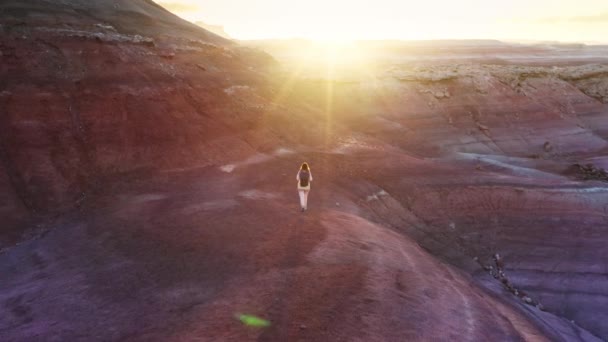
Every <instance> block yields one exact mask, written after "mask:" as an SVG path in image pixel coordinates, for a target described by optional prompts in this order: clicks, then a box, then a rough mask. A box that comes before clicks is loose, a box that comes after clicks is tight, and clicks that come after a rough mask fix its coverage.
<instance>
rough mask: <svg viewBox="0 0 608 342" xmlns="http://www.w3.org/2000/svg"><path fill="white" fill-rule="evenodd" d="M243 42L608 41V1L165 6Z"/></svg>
mask: <svg viewBox="0 0 608 342" xmlns="http://www.w3.org/2000/svg"><path fill="white" fill-rule="evenodd" d="M157 2H158V3H159V4H161V5H162V6H164V7H165V8H167V9H169V10H171V11H172V12H174V13H175V14H177V15H179V16H181V17H183V18H185V19H187V20H190V21H203V22H205V23H207V24H211V25H221V26H223V27H224V30H225V31H226V32H227V33H228V34H229V35H230V36H231V37H232V38H235V39H243V40H246V39H277V38H278V39H288V38H307V39H313V40H347V41H348V40H376V39H378V40H388V39H396V40H419V39H423V40H426V39H500V40H532V41H539V40H542V41H547V40H548V41H562V42H585V43H608V0H500V1H497V0H462V1H457V0H416V1H412V0H365V1H363V0H306V1H302V0H299V1H294V0H171V1H161V0H157Z"/></svg>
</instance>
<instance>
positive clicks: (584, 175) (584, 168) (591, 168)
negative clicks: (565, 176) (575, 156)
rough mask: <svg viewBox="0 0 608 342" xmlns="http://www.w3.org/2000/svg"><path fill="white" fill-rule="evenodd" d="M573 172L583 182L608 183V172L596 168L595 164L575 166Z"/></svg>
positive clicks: (572, 168)
mask: <svg viewBox="0 0 608 342" xmlns="http://www.w3.org/2000/svg"><path fill="white" fill-rule="evenodd" d="M571 170H572V171H573V172H574V173H575V174H576V175H577V176H578V177H579V178H581V179H583V180H599V181H604V182H608V172H606V170H604V169H602V168H599V167H596V166H595V165H593V164H586V165H581V164H574V165H572V167H571Z"/></svg>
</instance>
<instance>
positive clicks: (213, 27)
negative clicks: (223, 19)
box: [195, 21, 232, 39]
mask: <svg viewBox="0 0 608 342" xmlns="http://www.w3.org/2000/svg"><path fill="white" fill-rule="evenodd" d="M195 24H196V25H198V26H200V27H202V28H204V29H205V30H207V31H210V32H212V33H215V34H217V35H218V36H220V37H223V38H226V39H232V37H230V35H229V34H228V33H226V31H224V26H221V25H209V24H207V23H205V22H202V21H197V22H195Z"/></svg>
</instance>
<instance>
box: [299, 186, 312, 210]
mask: <svg viewBox="0 0 608 342" xmlns="http://www.w3.org/2000/svg"><path fill="white" fill-rule="evenodd" d="M309 191H310V190H302V189H298V194H300V206H301V207H302V208H304V209H306V208H307V205H308V192H309Z"/></svg>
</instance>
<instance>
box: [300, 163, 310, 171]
mask: <svg viewBox="0 0 608 342" xmlns="http://www.w3.org/2000/svg"><path fill="white" fill-rule="evenodd" d="M300 170H306V171H310V167H309V166H308V163H302V166H300Z"/></svg>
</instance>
